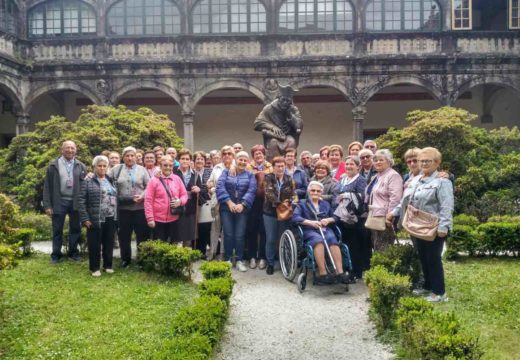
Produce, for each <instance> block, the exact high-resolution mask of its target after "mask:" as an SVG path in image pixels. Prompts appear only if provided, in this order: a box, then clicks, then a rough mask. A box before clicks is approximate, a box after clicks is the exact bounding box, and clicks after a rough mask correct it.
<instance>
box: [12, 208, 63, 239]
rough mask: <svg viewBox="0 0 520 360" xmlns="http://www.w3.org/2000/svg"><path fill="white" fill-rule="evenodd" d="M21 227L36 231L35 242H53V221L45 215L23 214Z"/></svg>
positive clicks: (21, 215) (20, 222)
mask: <svg viewBox="0 0 520 360" xmlns="http://www.w3.org/2000/svg"><path fill="white" fill-rule="evenodd" d="M19 226H20V227H22V228H28V229H34V231H35V234H34V238H33V241H51V240H52V220H51V218H50V217H49V216H47V215H45V214H38V213H34V212H24V213H21V214H20V216H19ZM65 229H67V228H65Z"/></svg>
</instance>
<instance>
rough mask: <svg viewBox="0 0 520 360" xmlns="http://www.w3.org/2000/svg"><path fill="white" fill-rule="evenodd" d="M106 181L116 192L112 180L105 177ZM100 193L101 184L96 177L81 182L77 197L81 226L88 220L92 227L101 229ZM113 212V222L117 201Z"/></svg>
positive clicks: (115, 218)
mask: <svg viewBox="0 0 520 360" xmlns="http://www.w3.org/2000/svg"><path fill="white" fill-rule="evenodd" d="M107 180H108V181H110V183H111V184H112V186H114V189H116V191H117V187H116V186H115V185H114V181H113V179H111V178H110V177H108V176H107ZM101 191H102V189H101V184H100V183H99V180H98V177H97V176H95V175H94V176H93V177H92V178H91V179H86V180H85V181H82V183H81V192H80V195H79V220H80V222H81V223H82V224H83V223H84V222H85V221H87V220H89V221H90V222H91V223H92V225H93V226H95V227H101V222H102V221H101V220H104V219H101ZM116 198H117V195H116ZM115 210H116V211H115V217H114V220H117V201H116V209H115Z"/></svg>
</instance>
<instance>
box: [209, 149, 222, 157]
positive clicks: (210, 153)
mask: <svg viewBox="0 0 520 360" xmlns="http://www.w3.org/2000/svg"><path fill="white" fill-rule="evenodd" d="M215 155H218V156H220V151H218V150H211V151H210V152H209V156H210V157H214V156H215Z"/></svg>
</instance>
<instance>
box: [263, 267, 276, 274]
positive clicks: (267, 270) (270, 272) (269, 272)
mask: <svg viewBox="0 0 520 360" xmlns="http://www.w3.org/2000/svg"><path fill="white" fill-rule="evenodd" d="M265 272H266V273H267V275H273V273H274V266H273V265H267V269H266V270H265Z"/></svg>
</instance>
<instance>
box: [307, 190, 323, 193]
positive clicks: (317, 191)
mask: <svg viewBox="0 0 520 360" xmlns="http://www.w3.org/2000/svg"><path fill="white" fill-rule="evenodd" d="M309 192H311V193H321V192H322V191H321V190H319V189H310V190H309Z"/></svg>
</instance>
